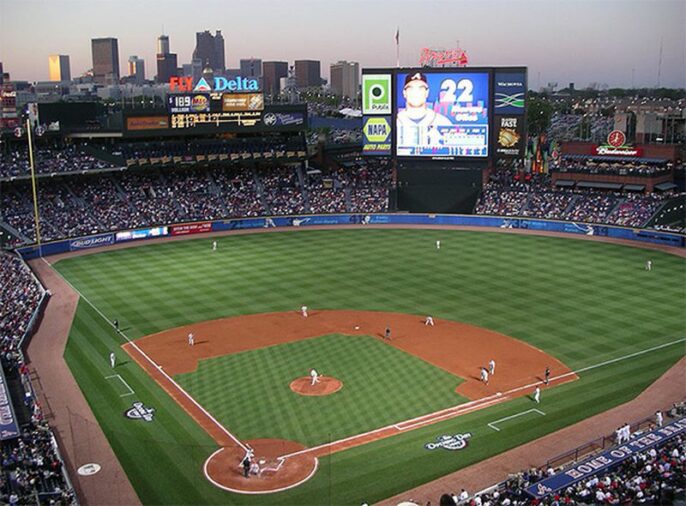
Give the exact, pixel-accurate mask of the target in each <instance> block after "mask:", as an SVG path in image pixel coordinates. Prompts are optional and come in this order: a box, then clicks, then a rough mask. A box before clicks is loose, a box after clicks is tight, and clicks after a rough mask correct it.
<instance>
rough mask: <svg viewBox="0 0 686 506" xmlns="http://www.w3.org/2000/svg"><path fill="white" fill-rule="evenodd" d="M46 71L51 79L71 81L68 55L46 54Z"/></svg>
mask: <svg viewBox="0 0 686 506" xmlns="http://www.w3.org/2000/svg"><path fill="white" fill-rule="evenodd" d="M48 71H49V73H50V80H51V81H71V71H70V70H69V56H68V55H66V54H51V55H50V56H48Z"/></svg>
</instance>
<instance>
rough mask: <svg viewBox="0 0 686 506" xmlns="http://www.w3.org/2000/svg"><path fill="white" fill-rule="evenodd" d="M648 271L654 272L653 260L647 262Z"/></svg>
mask: <svg viewBox="0 0 686 506" xmlns="http://www.w3.org/2000/svg"><path fill="white" fill-rule="evenodd" d="M646 270H647V271H652V270H653V261H652V260H648V261H647V262H646Z"/></svg>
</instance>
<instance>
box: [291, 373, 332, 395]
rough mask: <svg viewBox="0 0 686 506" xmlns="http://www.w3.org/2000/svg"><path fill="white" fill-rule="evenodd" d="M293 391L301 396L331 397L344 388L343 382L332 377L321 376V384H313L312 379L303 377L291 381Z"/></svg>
mask: <svg viewBox="0 0 686 506" xmlns="http://www.w3.org/2000/svg"><path fill="white" fill-rule="evenodd" d="M290 387H291V390H293V391H294V392H295V393H296V394H300V395H331V394H332V393H334V392H338V391H339V390H340V389H341V388H343V382H342V381H340V380H337V379H336V378H332V377H331V376H319V383H315V384H314V385H313V384H312V378H310V377H309V376H303V377H302V378H296V379H294V380H293V381H291V384H290Z"/></svg>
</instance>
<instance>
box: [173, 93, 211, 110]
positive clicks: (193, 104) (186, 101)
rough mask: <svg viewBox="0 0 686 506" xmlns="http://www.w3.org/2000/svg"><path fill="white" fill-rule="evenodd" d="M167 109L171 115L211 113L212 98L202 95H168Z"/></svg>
mask: <svg viewBox="0 0 686 506" xmlns="http://www.w3.org/2000/svg"><path fill="white" fill-rule="evenodd" d="M167 107H168V109H169V113H170V114H179V113H194V112H210V96H209V95H206V94H201V93H193V94H187V95H186V94H184V95H168V96H167Z"/></svg>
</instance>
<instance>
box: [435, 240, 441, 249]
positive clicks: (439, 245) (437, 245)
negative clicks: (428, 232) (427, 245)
mask: <svg viewBox="0 0 686 506" xmlns="http://www.w3.org/2000/svg"><path fill="white" fill-rule="evenodd" d="M436 249H441V241H436Z"/></svg>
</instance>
